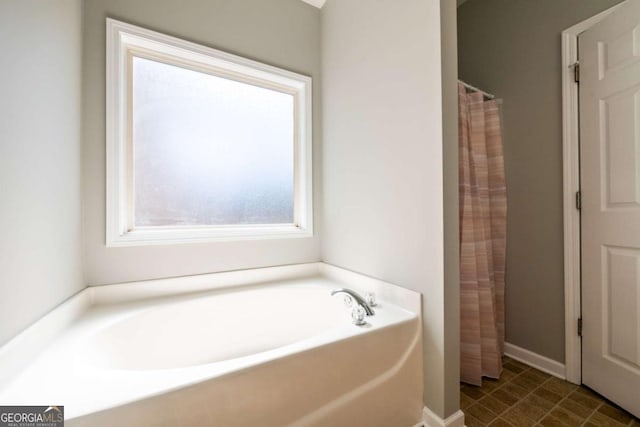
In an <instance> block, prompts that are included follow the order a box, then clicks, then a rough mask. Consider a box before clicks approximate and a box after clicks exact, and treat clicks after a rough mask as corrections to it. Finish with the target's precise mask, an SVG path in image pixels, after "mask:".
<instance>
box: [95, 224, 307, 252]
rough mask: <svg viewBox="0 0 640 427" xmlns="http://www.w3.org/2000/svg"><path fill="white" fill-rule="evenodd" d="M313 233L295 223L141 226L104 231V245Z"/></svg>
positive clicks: (220, 239) (256, 238) (198, 241)
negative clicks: (106, 233) (108, 232)
mask: <svg viewBox="0 0 640 427" xmlns="http://www.w3.org/2000/svg"><path fill="white" fill-rule="evenodd" d="M305 237H313V230H311V229H305V228H301V227H298V226H295V225H256V226H242V227H238V226H218V227H209V226H203V227H166V228H161V227H148V228H144V227H140V228H137V229H134V230H131V231H126V232H124V233H115V234H113V235H110V236H109V235H107V247H123V246H147V245H175V244H184V243H205V242H230V241H238V240H266V239H269V240H271V239H295V238H305Z"/></svg>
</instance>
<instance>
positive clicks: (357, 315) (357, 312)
mask: <svg viewBox="0 0 640 427" xmlns="http://www.w3.org/2000/svg"><path fill="white" fill-rule="evenodd" d="M366 315H367V312H366V311H364V307H363V306H361V305H360V304H358V303H356V304H354V306H353V308H352V309H351V319H352V320H353V324H354V325H356V326H362V325H365V324H366V323H367V322H366V321H365V320H364V318H365V316H366Z"/></svg>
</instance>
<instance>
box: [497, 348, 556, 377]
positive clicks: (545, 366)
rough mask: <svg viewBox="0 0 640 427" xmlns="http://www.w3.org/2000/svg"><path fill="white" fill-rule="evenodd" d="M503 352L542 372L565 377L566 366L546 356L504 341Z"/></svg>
mask: <svg viewBox="0 0 640 427" xmlns="http://www.w3.org/2000/svg"><path fill="white" fill-rule="evenodd" d="M504 354H505V355H506V356H509V357H510V358H512V359H515V360H517V361H519V362H522V363H524V364H527V365H529V366H531V367H534V368H536V369H538V370H540V371H542V372H546V373H547V374H550V375H553V376H554V377H558V378H560V379H563V380H564V379H566V368H565V365H564V364H563V363H560V362H556V361H555V360H552V359H549V358H548V357H545V356H541V355H539V354H537V353H534V352H532V351H529V350H527V349H524V348H522V347H518V346H517V345H513V344H510V343H508V342H506V343H504Z"/></svg>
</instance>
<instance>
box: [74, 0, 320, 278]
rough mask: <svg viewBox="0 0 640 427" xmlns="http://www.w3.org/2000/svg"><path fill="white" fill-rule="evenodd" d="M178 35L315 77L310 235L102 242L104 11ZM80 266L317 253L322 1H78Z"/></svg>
mask: <svg viewBox="0 0 640 427" xmlns="http://www.w3.org/2000/svg"><path fill="white" fill-rule="evenodd" d="M106 17H111V18H115V19H119V20H122V21H125V22H128V23H132V24H135V25H140V26H143V27H146V28H150V29H152V30H156V31H160V32H163V33H166V34H170V35H174V36H178V37H181V38H184V39H187V40H190V41H194V42H197V43H201V44H204V45H207V46H211V47H214V48H217V49H221V50H224V51H227V52H230V53H234V54H238V55H242V56H245V57H248V58H251V59H255V60H258V61H262V62H265V63H267V64H271V65H275V66H278V67H282V68H286V69H289V70H292V71H295V72H298V73H302V74H306V75H310V76H311V77H313V79H314V81H313V84H314V106H313V107H314V135H313V137H314V141H313V144H314V169H315V170H314V204H315V207H314V210H315V212H316V216H315V218H314V220H315V221H314V222H315V223H314V227H315V237H314V238H307V239H288V240H260V241H250V242H249V241H241V242H231V243H230V242H216V243H198V244H183V245H171V246H142V247H127V248H106V247H105V18H106ZM84 25H85V30H84V51H83V54H84V58H83V66H84V69H83V76H84V84H83V101H84V115H83V121H84V133H83V136H84V142H83V143H84V147H83V148H84V152H83V160H84V171H83V177H84V182H85V184H84V194H83V196H84V200H83V203H84V210H85V224H84V232H85V236H84V239H85V274H86V280H87V283H88V284H89V285H100V284H107V283H115V282H123V281H133V280H144V279H151V278H161V277H170V276H182V275H190V274H200V273H210V272H216V271H223V270H236V269H243V268H253V267H262V266H271V265H281V264H294V263H303V262H313V261H319V260H320V242H319V238H318V236H319V234H320V233H321V230H322V221H321V217H320V216H319V215H318V213H319V212H321V211H322V206H321V198H320V194H321V180H320V175H319V171H320V164H321V163H320V160H321V159H320V157H321V154H322V153H321V147H322V141H321V135H320V124H321V123H320V11H319V10H318V9H317V8H315V7H312V6H310V5H307V4H305V3H302V2H301V1H299V0H270V1H268V2H267V1H264V0H243V1H237V0H181V1H176V0H136V1H131V0H108V1H107V0H86V1H85V8H84Z"/></svg>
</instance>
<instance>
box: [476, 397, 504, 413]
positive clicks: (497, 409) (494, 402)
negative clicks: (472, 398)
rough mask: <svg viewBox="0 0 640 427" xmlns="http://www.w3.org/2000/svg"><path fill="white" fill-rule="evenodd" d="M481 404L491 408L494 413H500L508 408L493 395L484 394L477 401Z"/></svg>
mask: <svg viewBox="0 0 640 427" xmlns="http://www.w3.org/2000/svg"><path fill="white" fill-rule="evenodd" d="M478 403H480V404H481V405H483V406H484V407H486V408H488V409H490V410H491V412H493V413H494V414H496V415H500V414H501V413H503V412H504V411H506V410H507V409H508V408H509V405H507V404H506V403H504V402H501V401H499V400H498V399H496V398H495V397H493V396H485V397H483V398H482V399H480V400H479V401H478Z"/></svg>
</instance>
